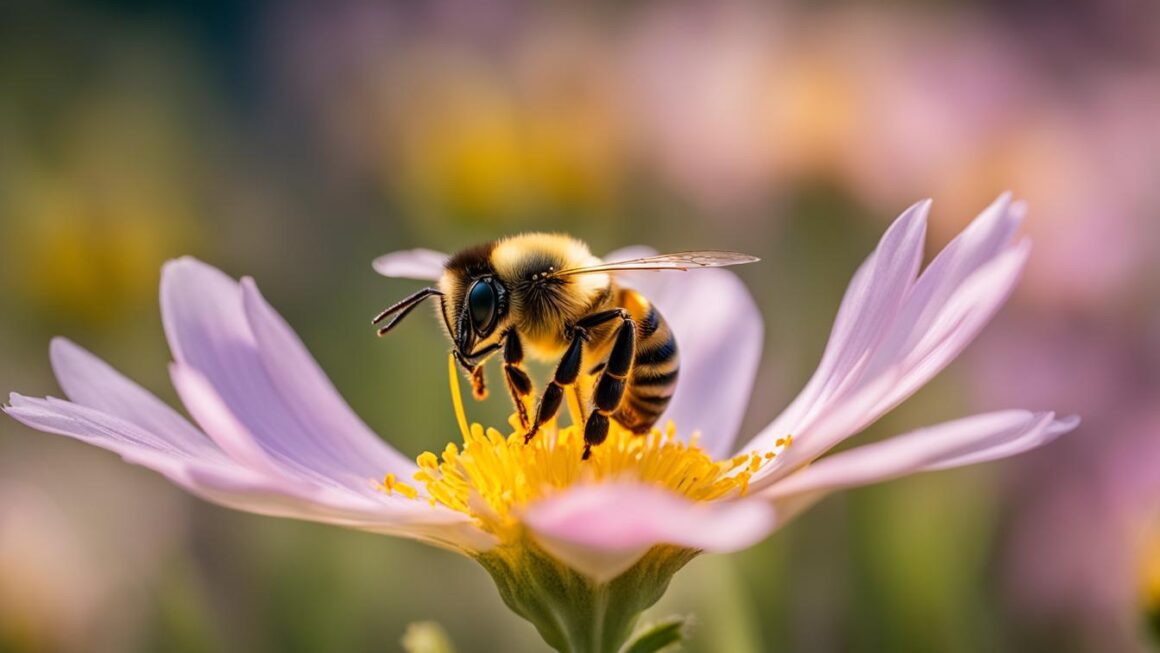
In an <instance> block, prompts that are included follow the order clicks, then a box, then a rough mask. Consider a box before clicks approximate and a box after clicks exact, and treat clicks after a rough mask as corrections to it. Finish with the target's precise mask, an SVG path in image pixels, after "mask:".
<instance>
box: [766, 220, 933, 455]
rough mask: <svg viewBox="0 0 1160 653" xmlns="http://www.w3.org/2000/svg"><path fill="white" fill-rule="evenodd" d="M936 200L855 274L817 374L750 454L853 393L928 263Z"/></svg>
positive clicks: (898, 225)
mask: <svg viewBox="0 0 1160 653" xmlns="http://www.w3.org/2000/svg"><path fill="white" fill-rule="evenodd" d="M929 211H930V201H929V200H927V201H923V202H919V203H918V204H915V205H914V206H912V207H910V208H909V209H907V210H906V212H904V213H903V214H902V215H901V216H899V218H898V219H897V220H895V221H894V224H892V225H891V226H890V228H889V229H887V230H886V234H885V235H883V236H882V240H881V241H880V242H879V244H878V248H877V249H876V250H875V251H874V253H873V254H871V255H870V257H869V258H868V259H867V260H866V262H865V263H863V264H862V266H861V267H860V268H859V269H858V271H857V272H856V273H855V274H854V278H853V280H852V281H851V282H850V286H849V288H848V289H847V290H846V295H845V297H843V299H842V303H841V305H840V306H839V308H838V315H837V317H836V318H835V320H834V328H833V330H832V331H831V333H830V340H829V343H828V344H827V345H826V349H825V352H824V353H823V354H822V360H821V362H820V363H819V364H818V369H817V371H815V372H814V375H813V377H812V378H810V380H809V382H808V383H807V384H806V386H805V388H804V389H803V390H802V392H801V394H799V395H798V396H797V398H796V399H794V401H793V402H791V403H790V405H789V407H788V408H786V409H785V411H783V412H782V414H781V415H780V416H779V417H778V418H777V419H775V420H774V421H773V423H772V424H770V425H769V426H768V427H766V429H765V430H763V431H762V432H761V433H760V434H758V436H757V437H756V438H754V439H753V440H752V441H751V442H750V443H749V444H747V445H745V447H744V449H745V450H749V449H765V448H769V447H770V446H771V445H772V444H773V442H774V441H775V440H777V439H778V438H782V437H785V435H786V434H791V433H792V434H794V436H795V437H798V438H800V437H802V436H803V434H802V429H801V425H802V424H803V423H806V422H807V420H809V419H811V418H813V417H814V416H816V415H817V414H818V413H820V412H821V411H822V410H823V409H824V408H825V407H827V406H829V405H830V404H832V403H833V402H834V401H835V399H836V398H838V397H840V396H841V393H843V392H848V391H849V390H850V388H851V386H852V385H853V384H854V382H855V381H857V380H858V379H859V376H858V373H859V371H860V370H861V369H862V367H863V366H864V365H865V362H866V359H867V358H868V357H869V355H870V354H871V353H872V351H873V349H874V347H875V346H876V345H877V344H878V343H880V342H881V341H882V340H883V339H884V338H885V335H886V330H887V328H888V327H889V326H890V325H891V323H892V321H893V319H894V317H895V316H896V315H897V313H898V311H899V309H900V307H901V306H902V303H903V301H904V300H905V299H906V295H907V293H908V292H909V291H910V288H911V287H912V286H913V284H914V280H915V277H916V275H917V274H918V268H919V265H920V264H921V262H922V244H923V239H924V237H925V234H926V217H927V214H928V213H929Z"/></svg>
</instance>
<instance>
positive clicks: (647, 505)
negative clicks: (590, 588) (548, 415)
mask: <svg viewBox="0 0 1160 653" xmlns="http://www.w3.org/2000/svg"><path fill="white" fill-rule="evenodd" d="M524 522H525V523H526V524H527V525H528V527H529V528H530V529H531V532H532V533H533V535H534V536H535V538H536V541H537V542H538V543H539V544H540V546H542V547H543V548H544V549H545V550H546V551H548V553H551V554H552V555H553V556H555V557H557V558H559V559H560V560H562V561H564V562H565V564H567V565H569V566H570V567H572V568H573V569H576V570H577V571H580V572H581V573H584V574H586V575H588V576H589V577H591V578H592V579H594V580H595V581H596V582H600V583H603V582H607V581H609V580H612V579H613V578H615V577H617V576H619V575H620V574H622V573H624V572H625V571H626V570H628V568H629V567H631V566H632V565H633V564H635V563H636V562H637V561H638V560H639V559H640V558H641V556H643V555H644V554H645V553H646V552H647V551H648V550H649V549H651V548H652V547H654V546H656V545H658V544H672V545H676V546H680V547H685V548H689V549H698V550H702V551H712V552H728V551H736V550H740V549H744V548H747V547H750V546H752V545H753V544H755V543H757V542H759V541H760V540H761V539H762V538H764V537H765V536H766V535H768V534H769V533H770V532H771V531H772V530H773V527H774V514H773V510H771V509H770V507H769V506H768V505H766V504H765V503H763V502H760V501H748V500H743V501H718V502H713V503H695V502H693V501H690V500H689V499H686V498H685V497H682V496H679V495H676V494H673V493H672V492H669V491H667V490H665V489H663V488H659V487H655V486H650V485H641V484H637V483H611V484H609V483H605V484H597V485H585V486H577V487H573V488H570V489H568V490H566V491H564V492H561V493H560V494H557V495H555V496H552V497H549V498H547V499H544V500H541V501H537V502H536V503H534V504H532V505H531V506H529V507H528V510H527V513H526V514H525V515H524Z"/></svg>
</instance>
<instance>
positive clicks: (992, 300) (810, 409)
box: [746, 195, 1029, 487]
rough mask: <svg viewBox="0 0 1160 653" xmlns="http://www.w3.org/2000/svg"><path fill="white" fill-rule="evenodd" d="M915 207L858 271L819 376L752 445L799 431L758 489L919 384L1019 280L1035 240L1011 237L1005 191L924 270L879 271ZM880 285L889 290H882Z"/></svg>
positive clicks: (1018, 212)
mask: <svg viewBox="0 0 1160 653" xmlns="http://www.w3.org/2000/svg"><path fill="white" fill-rule="evenodd" d="M913 211H914V209H912V213H910V214H904V215H903V216H902V217H900V218H899V220H898V221H897V222H896V223H895V225H894V226H892V227H891V229H890V230H889V231H888V232H887V235H886V237H884V238H883V243H882V245H880V246H879V249H878V250H877V251H876V252H875V253H874V254H873V255H871V258H870V260H868V261H867V263H866V264H865V265H863V267H862V268H861V269H860V270H859V271H858V273H857V274H856V275H855V277H854V280H853V281H852V282H851V286H850V289H849V290H848V291H847V295H846V298H845V299H844V300H843V302H842V306H841V309H840V310H839V315H838V318H837V321H836V324H835V327H834V333H833V335H832V336H831V341H830V344H829V345H827V349H826V353H825V355H824V356H823V360H822V364H821V365H820V366H819V368H818V372H817V373H816V374H815V376H814V378H812V379H811V380H810V383H809V384H807V386H806V389H805V390H803V392H802V394H801V395H799V397H798V398H797V399H795V401H794V402H793V403H792V404H791V405H790V407H789V408H788V409H787V410H786V411H785V412H784V413H783V414H782V415H781V416H780V417H779V418H778V419H777V420H775V421H774V422H773V423H772V424H771V425H770V426H768V427H767V428H766V429H764V430H763V431H762V432H761V433H760V434H759V435H758V436H757V437H756V438H755V439H754V440H753V441H752V442H750V444H748V445H747V446H746V450H748V449H766V448H771V447H772V445H773V443H774V441H776V440H777V439H778V438H782V437H785V436H786V435H793V436H794V437H795V442H794V445H793V446H792V447H791V448H790V449H789V450H787V451H786V452H785V453H784V454H783V455H782V456H779V457H778V459H777V460H776V461H775V462H774V464H771V465H769V466H767V467H766V468H765V469H763V470H762V472H761V474H760V478H759V479H757V480H756V481H755V484H756V487H762V486H764V485H768V484H769V483H771V482H773V481H774V480H776V479H777V478H779V477H781V476H784V475H785V474H787V473H790V472H792V471H794V470H795V469H797V468H798V467H800V466H801V465H803V464H806V463H808V462H809V461H810V460H812V459H814V458H816V457H817V456H819V455H821V454H822V453H824V452H825V451H827V450H828V449H830V448H831V447H833V446H834V445H836V444H838V443H839V442H841V441H842V440H843V439H845V438H847V437H849V436H850V435H852V434H853V433H856V432H858V431H859V430H861V429H863V428H865V427H866V426H868V425H869V424H871V423H873V422H874V421H875V420H877V419H878V418H879V417H881V416H882V415H883V414H884V413H886V412H887V411H889V410H890V409H892V408H893V407H895V406H897V405H898V404H899V403H901V402H902V401H904V400H905V399H906V398H908V397H909V396H910V395H912V394H913V393H914V392H916V391H917V390H918V389H919V388H921V387H922V386H923V385H924V384H925V383H926V382H928V381H929V380H930V379H931V378H932V377H933V376H935V375H936V374H937V373H938V372H940V371H942V369H943V368H945V367H946V365H948V364H949V363H950V362H951V361H952V360H953V359H954V358H955V357H956V356H957V355H958V354H959V353H960V352H961V351H962V350H963V348H965V347H966V346H967V345H968V344H970V342H972V341H973V340H974V338H975V336H976V335H978V333H979V331H981V330H982V328H983V327H984V326H985V325H986V324H987V323H988V322H989V321H990V319H991V317H993V316H994V314H995V312H996V311H998V309H999V308H1000V307H1001V306H1002V305H1003V303H1004V302H1005V301H1006V299H1007V298H1008V296H1009V295H1010V293H1011V291H1012V289H1013V288H1014V286H1015V284H1016V282H1017V281H1018V278H1019V275H1020V273H1021V272H1022V269H1023V267H1024V265H1025V264H1026V261H1027V256H1028V254H1029V243H1027V242H1026V241H1023V242H1022V243H1018V244H1013V243H1012V238H1013V236H1014V233H1015V231H1016V229H1017V227H1018V225H1019V220H1020V219H1021V217H1022V213H1023V207H1022V205H1012V204H1011V203H1010V200H1009V198H1008V197H1007V196H1006V195H1004V196H1003V197H1000V198H999V199H998V200H997V201H996V202H995V203H994V204H993V205H992V206H991V207H989V208H988V209H987V210H986V211H984V212H983V213H982V214H981V215H980V216H979V217H978V218H977V219H976V220H975V221H974V222H973V223H972V224H971V226H970V227H968V228H967V229H966V230H965V231H964V232H963V233H962V234H960V235H959V237H958V238H956V239H955V240H954V241H952V243H951V244H950V245H948V246H947V247H946V248H945V249H944V250H943V252H942V253H940V254H939V256H938V257H936V258H935V260H934V261H933V262H932V263H931V265H930V266H928V267H927V269H926V270H925V271H924V272H923V273H922V276H920V277H918V278H917V279H915V278H914V276H913V274H910V275H902V274H894V275H882V276H879V275H878V274H877V272H876V271H877V269H878V268H879V267H880V266H881V263H880V258H879V257H880V255H881V253H882V252H883V251H887V252H889V251H894V252H895V255H896V256H897V255H898V253H899V252H901V251H902V250H901V249H900V248H899V247H897V246H895V247H889V242H888V241H889V239H890V236H891V232H892V231H895V230H896V229H900V228H901V229H903V230H904V231H910V232H912V233H914V229H913V224H914V221H915V220H920V219H921V218H920V217H919V216H917V215H915V214H914V213H913ZM923 213H925V211H924V212H923ZM916 235H917V236H918V238H919V240H918V241H917V242H915V241H914V240H913V238H900V239H898V241H899V242H906V243H907V244H906V246H905V248H914V251H911V252H910V253H908V254H906V255H905V258H906V259H907V260H908V261H911V260H913V259H912V257H913V256H915V255H916V253H917V252H921V232H920V231H919V232H917V233H916ZM907 265H910V263H908V264H907ZM900 282H901V283H902V286H901V288H899V283H900ZM880 284H884V285H885V286H886V288H885V289H884V290H883V289H877V290H876V289H875V286H877V285H880ZM871 315H872V316H873V317H867V316H871ZM858 333H862V335H861V336H856V335H855V334H858Z"/></svg>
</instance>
